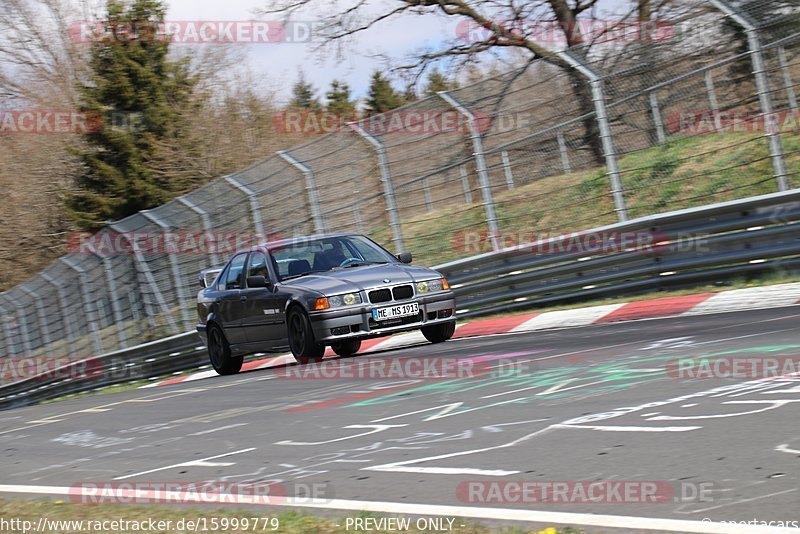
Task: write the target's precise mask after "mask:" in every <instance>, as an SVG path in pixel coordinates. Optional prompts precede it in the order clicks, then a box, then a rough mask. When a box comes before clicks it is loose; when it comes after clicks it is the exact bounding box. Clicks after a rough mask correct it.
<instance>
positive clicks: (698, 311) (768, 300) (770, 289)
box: [141, 282, 800, 388]
mask: <svg viewBox="0 0 800 534" xmlns="http://www.w3.org/2000/svg"><path fill="white" fill-rule="evenodd" d="M797 304H800V282H798V283H790V284H778V285H773V286H764V287H752V288H746V289H733V290H730V291H721V292H719V293H699V294H695V295H684V296H679V297H661V298H655V299H649V300H640V301H636V302H623V303H619V304H607V305H603V306H590V307H588V308H577V309H573V310H559V311H551V312H544V313H528V314H523V315H512V316H509V317H498V318H495V319H481V320H476V321H470V322H467V323H458V324H457V325H456V332H455V334H454V335H453V338H454V339H459V338H466V337H480V336H487V335H493V334H506V333H513V332H532V331H535V330H548V329H553V328H569V327H576V326H588V325H592V324H602V323H611V322H619V321H632V320H636V319H655V318H659V317H678V316H691V315H703V314H709V313H723V312H734V311H747V310H756V309H764V308H778V307H784V306H794V305H797ZM423 343H427V341H426V340H425V338H424V337H423V335H422V334H421V333H420V332H411V333H407V334H398V335H395V336H390V337H384V338H375V339H367V340H364V341H363V342H362V344H361V351H359V354H363V353H369V352H377V351H384V350H390V349H397V348H401V347H408V346H412V345H419V344H423ZM333 357H336V355H335V354H334V353H333V351H332V350H331V349H327V350H326V351H325V358H333ZM291 363H294V358H293V357H292V355H291V354H281V355H278V356H272V357H269V358H265V359H261V360H255V361H250V362H246V363H245V364H244V365H243V366H242V371H252V370H254V369H267V368H270V367H277V366H283V365H288V364H291ZM213 376H217V373H216V372H215V371H213V370H210V371H200V372H197V373H192V374H188V375H182V376H177V377H174V378H170V379H168V380H162V381H159V382H155V383H152V384H147V385H145V386H141V387H143V388H151V387H156V386H168V385H172V384H180V383H183V382H191V381H194V380H202V379H204V378H210V377H213Z"/></svg>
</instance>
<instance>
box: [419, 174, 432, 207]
mask: <svg viewBox="0 0 800 534" xmlns="http://www.w3.org/2000/svg"><path fill="white" fill-rule="evenodd" d="M422 194H423V196H424V197H425V211H433V198H432V197H431V186H430V181H429V180H428V177H427V176H426V177H425V178H423V179H422Z"/></svg>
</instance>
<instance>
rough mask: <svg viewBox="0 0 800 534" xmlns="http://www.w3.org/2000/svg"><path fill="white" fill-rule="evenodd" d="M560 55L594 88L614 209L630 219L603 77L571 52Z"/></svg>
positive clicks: (622, 219) (595, 105)
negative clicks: (609, 117) (609, 118)
mask: <svg viewBox="0 0 800 534" xmlns="http://www.w3.org/2000/svg"><path fill="white" fill-rule="evenodd" d="M556 54H557V55H558V57H560V58H561V59H563V60H564V61H565V62H566V63H567V64H568V65H570V66H571V67H572V68H574V69H575V70H577V71H578V72H580V73H581V75H583V76H584V77H585V78H586V79H587V80H589V84H590V85H591V88H592V100H593V101H594V110H595V115H596V116H597V124H598V126H599V127H600V139H601V141H602V142H603V152H604V157H605V160H606V168H607V170H608V176H609V178H610V179H611V195H612V196H613V198H614V211H616V212H617V219H619V221H620V222H625V221H627V220H628V209H627V207H626V206H625V194H624V190H623V188H622V179H621V178H620V173H619V164H618V163H617V151H616V148H615V147H614V138H613V135H612V133H611V125H610V123H609V120H608V111H607V110H606V98H605V93H604V91H603V79H602V77H601V76H600V75H599V74H598V73H597V72H595V71H594V69H592V68H590V67H589V66H588V65H585V64H584V63H583V62H581V61H580V60H578V59H577V58H575V57H574V56H572V55H571V54H570V53H569V52H567V51H564V50H561V51H559V52H556Z"/></svg>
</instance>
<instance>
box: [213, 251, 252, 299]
mask: <svg viewBox="0 0 800 534" xmlns="http://www.w3.org/2000/svg"><path fill="white" fill-rule="evenodd" d="M245 259H247V254H239V255H238V256H236V257H235V258H233V260H231V264H230V265H229V266H228V272H227V273H226V274H225V279H224V280H221V281H220V283H219V288H220V289H221V290H225V289H241V288H242V271H243V270H244V260H245Z"/></svg>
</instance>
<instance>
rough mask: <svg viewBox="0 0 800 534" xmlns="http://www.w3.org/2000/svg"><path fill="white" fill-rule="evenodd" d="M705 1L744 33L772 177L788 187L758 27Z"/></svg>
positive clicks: (720, 1) (724, 5)
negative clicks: (764, 131) (762, 119)
mask: <svg viewBox="0 0 800 534" xmlns="http://www.w3.org/2000/svg"><path fill="white" fill-rule="evenodd" d="M709 2H710V3H711V4H712V5H713V6H714V7H716V8H717V9H719V10H720V11H722V13H724V14H725V15H726V16H728V17H730V18H731V19H732V20H733V21H734V22H736V24H738V25H739V26H741V27H742V28H743V29H744V31H745V33H746V34H747V46H748V48H749V49H750V57H751V58H752V59H753V75H754V76H755V80H756V89H757V90H758V101H759V103H760V105H761V114H762V116H763V117H764V127H765V129H766V136H767V141H768V142H769V155H770V158H771V159H772V168H773V173H774V175H775V180H777V182H778V191H788V190H789V178H788V174H787V172H786V162H785V161H784V159H783V156H784V152H783V143H782V142H781V137H780V132H779V131H778V130H777V127H776V125H775V122H774V120H773V119H774V115H773V111H774V110H773V106H772V97H771V96H770V89H769V77H768V76H767V70H766V66H765V63H764V49H763V47H762V46H761V39H760V38H759V36H758V29H757V28H758V26H757V24H756V23H755V22H753V21H752V20H750V18H749V17H748V16H746V15H745V14H744V13H741V12H739V11H737V10H736V9H734V8H733V7H732V6H730V5H729V4H728V2H726V1H724V0H709Z"/></svg>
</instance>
